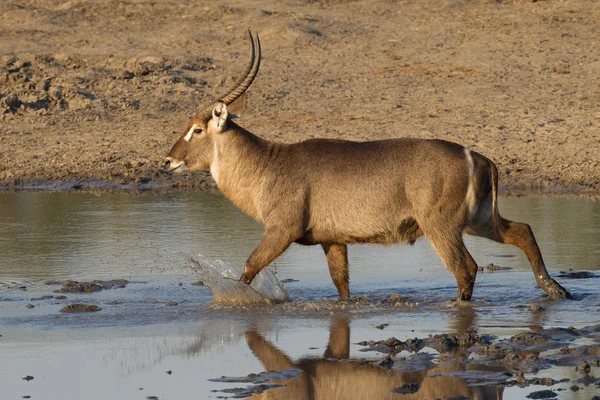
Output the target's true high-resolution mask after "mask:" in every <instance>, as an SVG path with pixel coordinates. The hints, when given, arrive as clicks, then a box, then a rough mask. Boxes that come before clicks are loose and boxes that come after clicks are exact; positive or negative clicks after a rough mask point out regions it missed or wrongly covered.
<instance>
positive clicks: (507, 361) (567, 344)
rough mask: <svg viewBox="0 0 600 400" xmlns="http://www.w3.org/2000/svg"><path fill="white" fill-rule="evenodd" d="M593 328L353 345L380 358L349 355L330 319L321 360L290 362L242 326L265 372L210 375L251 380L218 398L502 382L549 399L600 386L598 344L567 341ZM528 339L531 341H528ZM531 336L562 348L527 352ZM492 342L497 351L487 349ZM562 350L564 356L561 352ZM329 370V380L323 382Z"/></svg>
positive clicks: (476, 393)
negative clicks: (558, 375)
mask: <svg viewBox="0 0 600 400" xmlns="http://www.w3.org/2000/svg"><path fill="white" fill-rule="evenodd" d="M597 331H598V327H597V326H589V327H584V328H581V329H575V328H568V329H556V328H550V329H540V330H539V331H538V332H536V334H535V335H533V336H530V335H527V332H523V333H519V334H516V335H513V336H511V337H509V338H505V339H498V338H497V337H494V336H491V335H489V336H480V335H477V334H472V333H465V334H461V335H457V334H439V335H431V336H429V337H425V338H414V339H407V340H405V341H401V340H398V339H396V338H394V337H391V338H389V339H386V340H381V341H373V340H371V341H365V342H360V343H357V344H358V345H360V346H363V347H365V349H363V350H365V351H369V352H377V353H378V354H384V355H385V356H384V357H383V358H382V359H380V360H367V359H350V358H349V354H350V350H349V347H350V344H351V343H350V340H349V339H350V328H349V319H348V318H344V317H340V318H336V319H334V320H333V321H332V324H331V330H330V336H329V342H328V344H327V347H326V350H325V352H324V353H323V355H322V357H321V358H319V357H308V358H301V359H299V360H296V361H294V360H292V359H291V358H289V357H288V356H287V355H286V354H285V353H284V352H282V351H281V350H279V349H278V348H277V347H276V346H275V345H274V344H273V343H272V342H270V341H269V340H267V339H265V337H264V336H262V335H261V334H260V333H259V332H258V331H256V330H249V331H247V332H246V334H245V337H246V342H247V344H248V347H249V348H250V349H251V351H252V353H253V354H254V355H255V356H256V357H257V358H258V359H259V360H260V361H261V363H262V364H263V366H264V367H265V372H261V373H252V374H249V375H247V376H244V377H226V376H223V377H220V378H215V379H211V381H213V382H222V383H246V384H247V383H252V384H253V385H254V386H244V387H240V388H229V389H223V390H218V392H221V393H224V395H223V397H224V398H242V397H250V396H253V395H255V394H257V393H262V392H264V391H266V390H268V391H269V398H274V399H279V398H282V399H283V398H295V399H310V398H343V397H337V396H343V394H345V393H348V394H349V393H352V398H361V399H362V398H365V399H366V398H377V399H387V398H390V399H393V398H397V397H394V396H397V395H402V398H406V399H413V398H414V399H417V398H419V399H421V398H428V399H436V398H439V399H442V398H443V399H474V398H480V399H501V398H503V391H504V390H505V388H510V387H519V388H528V387H530V386H531V387H535V386H546V387H550V388H551V389H540V390H533V391H530V392H531V393H530V394H528V395H527V398H531V399H543V398H555V397H558V396H559V394H560V393H561V392H565V391H567V390H569V391H578V390H580V389H581V388H585V387H588V386H595V387H597V388H600V380H598V379H597V378H596V377H595V376H594V373H596V374H597V373H598V372H600V367H599V366H600V357H599V356H600V350H599V349H600V347H598V346H586V345H584V346H580V345H577V344H576V343H573V342H574V341H575V340H576V339H577V340H581V339H590V338H594V337H596V336H597V333H598V332H597ZM530 337H535V338H536V339H535V340H529V338H530ZM524 338H527V339H525V340H524ZM539 342H543V343H548V342H555V344H556V346H562V347H561V348H560V350H558V351H557V352H545V353H542V352H540V351H537V350H535V348H536V345H537V344H538V343H539ZM492 346H493V347H494V348H496V349H499V350H497V351H490V350H489V349H490V348H491V347H492ZM562 355H564V356H567V355H568V356H570V357H569V358H561V356H562ZM586 360H587V361H586ZM573 365H577V367H576V368H577V370H578V371H579V372H580V376H581V377H580V378H563V379H554V378H552V377H550V376H543V372H544V371H545V370H548V369H550V368H552V367H555V366H573ZM596 368H598V369H596ZM267 371H268V372H267ZM317 371H318V373H316V372H317ZM532 371H535V372H539V371H541V372H539V373H538V376H534V377H531V378H528V377H526V376H525V374H526V373H531V372H532ZM333 376H335V377H336V382H337V383H336V385H330V384H328V383H327V379H331V377H333ZM450 382H453V383H452V384H450ZM361 384H362V385H363V386H362V387H359V385H361ZM344 385H348V387H345V386H344ZM334 386H335V387H334ZM340 386H344V387H343V388H342V387H340ZM227 394H228V395H229V396H228V395H227Z"/></svg>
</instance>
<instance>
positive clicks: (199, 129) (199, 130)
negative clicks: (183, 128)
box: [194, 128, 203, 135]
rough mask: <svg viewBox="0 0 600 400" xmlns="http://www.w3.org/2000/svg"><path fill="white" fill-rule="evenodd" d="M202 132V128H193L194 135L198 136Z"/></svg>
mask: <svg viewBox="0 0 600 400" xmlns="http://www.w3.org/2000/svg"><path fill="white" fill-rule="evenodd" d="M202 132H203V130H202V128H194V133H195V134H196V135H200V134H201V133H202Z"/></svg>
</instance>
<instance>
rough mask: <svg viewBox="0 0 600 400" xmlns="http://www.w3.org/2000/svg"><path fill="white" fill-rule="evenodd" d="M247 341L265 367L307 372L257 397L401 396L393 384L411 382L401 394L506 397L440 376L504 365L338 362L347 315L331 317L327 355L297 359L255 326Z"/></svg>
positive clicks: (345, 342) (345, 346)
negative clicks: (408, 368) (405, 367)
mask: <svg viewBox="0 0 600 400" xmlns="http://www.w3.org/2000/svg"><path fill="white" fill-rule="evenodd" d="M246 342H247V343H248V347H249V348H250V349H251V350H252V353H254V355H255V356H256V357H257V358H258V359H259V360H260V362H261V363H262V364H263V366H264V368H265V370H266V371H280V370H287V369H292V368H298V369H300V370H302V371H303V373H302V374H299V376H297V377H295V378H291V379H288V380H284V381H274V382H272V383H281V384H285V385H286V386H282V387H277V388H274V389H270V390H267V391H266V392H264V393H261V394H258V395H255V396H253V398H257V399H258V398H261V399H263V398H264V399H298V400H301V399H397V398H398V396H399V395H398V394H396V393H394V392H392V389H394V388H397V387H401V386H403V385H405V384H410V383H416V384H418V385H419V388H418V390H417V391H416V392H415V393H410V394H405V395H403V397H402V398H405V399H427V400H429V399H436V398H446V397H452V396H460V395H462V396H466V397H469V398H472V399H475V400H484V399H486V400H487V399H502V389H501V388H496V387H494V386H469V385H468V383H467V381H466V379H458V378H455V377H452V376H446V375H441V376H437V375H438V374H447V373H456V372H460V373H465V372H468V371H471V370H478V371H482V370H484V371H501V370H502V369H500V368H492V367H486V366H482V365H467V366H464V365H460V364H454V363H453V364H444V365H443V366H441V365H436V364H430V366H431V368H430V369H421V370H415V371H413V372H400V371H398V370H397V369H394V368H392V369H390V370H388V369H385V368H382V367H379V366H376V365H373V364H372V363H365V362H356V361H340V360H346V359H347V358H348V357H349V354H350V326H349V321H348V319H347V318H344V317H342V318H337V319H335V320H333V321H332V324H331V328H330V333H329V341H328V344H327V350H326V351H325V353H324V354H323V358H302V359H300V360H298V361H297V362H294V361H292V360H291V359H290V358H289V357H288V356H286V355H285V353H284V352H282V351H281V350H279V349H277V348H276V347H275V346H274V345H273V344H271V343H270V342H269V341H267V340H265V339H264V338H263V337H262V336H261V335H260V334H259V333H258V332H257V331H255V330H249V331H248V332H246ZM397 363H403V361H397ZM420 368H421V366H419V367H418V368H416V369H420Z"/></svg>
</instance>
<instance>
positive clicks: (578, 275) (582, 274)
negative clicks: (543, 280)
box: [556, 271, 600, 279]
mask: <svg viewBox="0 0 600 400" xmlns="http://www.w3.org/2000/svg"><path fill="white" fill-rule="evenodd" d="M556 277H557V278H563V279H592V278H600V275H596V274H594V273H593V272H589V271H576V272H571V271H570V272H565V271H561V272H560V273H559V274H558V275H556Z"/></svg>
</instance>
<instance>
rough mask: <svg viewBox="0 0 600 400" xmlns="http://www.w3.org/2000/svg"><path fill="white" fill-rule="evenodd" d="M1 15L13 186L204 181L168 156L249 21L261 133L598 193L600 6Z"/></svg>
mask: <svg viewBox="0 0 600 400" xmlns="http://www.w3.org/2000/svg"><path fill="white" fill-rule="evenodd" d="M0 14H1V15H2V16H3V18H2V19H0V29H1V30H2V32H3V33H4V34H3V35H1V37H0V48H1V49H2V51H1V54H0V118H1V119H2V123H1V124H0V183H1V185H2V187H4V188H23V187H31V186H32V185H37V186H41V187H42V188H49V189H52V188H57V187H58V188H69V187H71V188H73V189H77V188H92V189H93V188H94V187H97V188H98V189H101V190H104V189H106V188H113V189H114V188H124V189H136V188H140V186H141V187H142V188H146V187H150V188H171V187H189V188H203V189H209V188H210V187H211V183H210V179H209V178H208V177H207V175H206V174H205V173H198V174H193V175H190V176H189V177H184V178H183V179H173V178H171V177H168V176H166V175H163V174H161V173H160V172H158V167H159V165H160V163H161V162H162V160H163V158H164V156H165V155H166V153H167V152H168V150H169V148H170V146H171V145H172V144H173V143H174V142H175V140H176V138H177V136H178V135H180V134H181V133H182V130H183V129H184V128H185V125H186V124H187V121H188V120H189V118H190V116H191V115H192V114H193V112H194V111H195V110H197V109H198V107H200V105H202V104H204V103H206V102H207V101H208V100H209V99H212V98H213V96H215V95H216V94H219V93H220V92H221V91H222V90H223V87H224V85H226V84H228V83H230V82H231V78H230V76H236V75H237V74H239V73H240V72H241V70H243V68H244V63H245V61H246V56H247V43H246V38H245V34H244V29H245V28H246V27H248V26H250V27H252V28H253V29H254V30H255V31H257V32H258V33H259V34H260V35H261V39H262V43H263V53H264V60H263V64H262V66H261V72H260V74H259V77H258V79H257V80H256V82H255V83H254V84H253V86H252V88H251V92H250V98H249V108H248V112H247V113H246V114H245V115H244V118H243V119H242V121H241V124H242V126H244V127H246V128H248V129H250V130H252V131H253V132H255V133H257V134H259V135H262V136H264V137H266V138H268V139H273V140H278V141H282V142H294V141H298V140H302V139H307V138H312V137H330V138H345V139H352V140H370V139H382V138H390V137H419V138H442V139H447V140H451V141H456V142H458V143H460V144H463V145H465V146H467V147H469V148H471V149H473V150H475V151H478V152H480V153H482V154H484V155H486V156H488V157H490V158H491V159H493V161H494V162H496V163H497V165H498V167H499V171H500V185H501V187H502V188H503V190H504V193H508V192H511V193H515V194H518V193H524V192H525V193H531V192H536V193H554V192H560V193H564V192H566V193H571V194H586V195H597V194H598V192H599V191H600V168H599V164H598V163H599V161H598V158H597V156H595V154H598V153H599V152H600V148H599V140H598V139H599V137H600V131H599V128H598V127H599V126H600V108H599V106H598V102H597V99H598V97H599V96H600V93H599V92H598V90H599V89H598V85H597V84H596V82H597V79H598V76H597V75H598V72H597V71H598V63H599V61H598V60H599V57H600V47H599V46H590V43H595V40H596V36H597V32H595V30H596V21H597V20H598V18H599V17H600V10H599V9H598V7H597V5H596V3H595V2H593V1H578V2H575V1H567V2H558V1H543V2H531V1H525V0H516V1H511V2H508V1H504V2H492V1H483V0H481V1H475V2H466V1H457V2H452V3H448V2H442V1H437V0H430V1H427V2H414V3H408V4H405V3H403V4H396V3H393V2H392V3H390V2H386V1H376V2H375V3H373V2H371V1H364V0H360V1H351V2H339V1H326V2H322V1H309V2H303V1H301V2H279V1H267V2H261V3H260V5H259V4H248V3H247V2H244V1H241V0H236V1H233V2H230V3H228V4H227V5H226V6H225V5H215V4H214V3H209V2H200V3H198V2H191V3H190V2H185V1H175V2H170V3H157V4H155V3H143V2H142V3H140V2H134V1H122V2H119V5H118V7H116V6H115V4H114V2H110V1H106V2H94V3H89V2H87V1H80V0H73V1H69V2H63V1H59V0H36V1H33V2H30V3H27V4H22V5H18V6H17V5H16V4H13V3H10V2H8V3H6V2H5V3H3V4H2V5H0ZM121 18H126V20H127V23H126V24H123V23H122V21H121ZM197 21H202V23H201V24H198V23H197ZM223 27H227V29H223ZM398 27H402V29H399V28H398ZM99 182H104V183H105V184H103V185H102V184H98V183H99ZM123 185H124V186H123ZM144 185H145V186H144Z"/></svg>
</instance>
